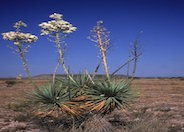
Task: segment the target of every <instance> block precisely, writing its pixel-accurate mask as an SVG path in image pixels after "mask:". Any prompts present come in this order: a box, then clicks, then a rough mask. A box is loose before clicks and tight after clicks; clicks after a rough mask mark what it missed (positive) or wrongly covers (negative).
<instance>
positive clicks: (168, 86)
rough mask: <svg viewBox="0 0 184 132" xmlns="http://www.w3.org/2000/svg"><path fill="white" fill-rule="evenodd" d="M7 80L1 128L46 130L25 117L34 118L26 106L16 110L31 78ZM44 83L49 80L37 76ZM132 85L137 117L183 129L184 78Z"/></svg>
mask: <svg viewBox="0 0 184 132" xmlns="http://www.w3.org/2000/svg"><path fill="white" fill-rule="evenodd" d="M5 81H6V80H0V132H1V131H2V132H8V131H11V132H14V131H26V132H40V131H47V130H46V129H44V128H43V127H42V126H41V125H40V124H38V123H36V122H34V121H32V120H29V119H24V118H29V117H30V118H31V115H26V116H25V114H27V113H26V112H24V110H22V111H21V110H17V109H18V108H16V106H15V105H12V104H14V103H17V101H21V100H22V98H23V97H24V96H25V95H26V93H27V92H29V91H31V90H32V89H33V86H32V85H31V84H30V83H29V81H28V80H23V81H22V82H19V83H16V84H15V85H13V86H11V87H7V84H6V83H5ZM35 82H36V83H37V84H38V85H44V84H46V83H47V82H48V80H35ZM133 89H134V90H135V91H136V92H137V93H139V98H138V99H136V101H135V102H134V103H133V104H132V107H131V109H132V110H131V111H132V113H133V114H134V115H136V116H135V120H137V121H139V118H141V116H139V115H144V114H145V113H150V114H151V115H155V116H156V117H159V119H161V120H162V121H163V122H165V123H166V124H168V128H169V129H168V131H173V132H175V131H176V132H177V131H179V132H180V131H181V132H184V79H136V80H134V82H133Z"/></svg>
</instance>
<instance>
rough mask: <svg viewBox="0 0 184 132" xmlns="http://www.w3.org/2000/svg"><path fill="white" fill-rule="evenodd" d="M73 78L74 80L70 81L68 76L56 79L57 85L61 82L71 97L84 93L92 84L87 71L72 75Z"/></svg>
mask: <svg viewBox="0 0 184 132" xmlns="http://www.w3.org/2000/svg"><path fill="white" fill-rule="evenodd" d="M73 80H74V81H70V80H69V78H68V79H61V80H57V82H56V85H57V86H59V85H61V84H62V86H63V88H65V91H69V90H70V94H71V97H72V98H75V97H78V96H81V95H85V94H86V90H87V89H88V88H89V87H92V86H93V84H92V81H91V80H90V78H89V76H88V74H87V73H83V74H78V75H76V76H74V77H73Z"/></svg>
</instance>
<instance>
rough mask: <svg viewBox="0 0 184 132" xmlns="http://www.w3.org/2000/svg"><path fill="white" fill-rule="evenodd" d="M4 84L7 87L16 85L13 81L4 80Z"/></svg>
mask: <svg viewBox="0 0 184 132" xmlns="http://www.w3.org/2000/svg"><path fill="white" fill-rule="evenodd" d="M5 83H6V84H7V87H12V86H13V85H15V84H16V81H15V80H6V81H5Z"/></svg>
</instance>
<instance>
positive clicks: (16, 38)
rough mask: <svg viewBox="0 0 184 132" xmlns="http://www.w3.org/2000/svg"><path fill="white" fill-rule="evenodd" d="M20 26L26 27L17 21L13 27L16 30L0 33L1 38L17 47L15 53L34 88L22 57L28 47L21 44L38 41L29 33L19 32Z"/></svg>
mask: <svg viewBox="0 0 184 132" xmlns="http://www.w3.org/2000/svg"><path fill="white" fill-rule="evenodd" d="M21 26H23V27H26V26H27V25H26V24H25V23H24V22H22V21H18V22H16V23H15V25H14V26H13V27H14V28H15V29H16V32H14V31H10V32H6V33H2V36H3V39H4V40H9V41H13V42H14V45H15V46H16V47H17V50H16V51H17V52H18V53H19V55H20V57H21V59H22V61H23V65H24V67H25V69H26V72H27V74H28V77H29V79H30V81H31V82H32V83H33V85H34V86H36V85H35V83H34V82H33V81H32V79H31V74H30V72H29V69H28V65H27V62H26V59H25V56H24V53H25V52H26V51H27V48H28V47H29V46H28V47H25V46H23V44H30V43H33V42H35V41H36V40H37V39H38V37H37V36H36V35H32V34H30V33H22V32H20V27H21ZM23 47H25V48H23Z"/></svg>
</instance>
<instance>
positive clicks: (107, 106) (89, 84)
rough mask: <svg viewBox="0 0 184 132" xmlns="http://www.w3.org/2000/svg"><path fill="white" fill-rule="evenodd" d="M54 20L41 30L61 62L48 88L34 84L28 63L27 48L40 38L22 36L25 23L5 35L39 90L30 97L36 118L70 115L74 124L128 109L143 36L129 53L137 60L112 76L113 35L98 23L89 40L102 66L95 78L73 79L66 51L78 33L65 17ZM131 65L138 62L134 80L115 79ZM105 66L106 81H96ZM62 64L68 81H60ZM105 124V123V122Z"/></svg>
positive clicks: (85, 76) (131, 59)
mask: <svg viewBox="0 0 184 132" xmlns="http://www.w3.org/2000/svg"><path fill="white" fill-rule="evenodd" d="M50 18H51V19H52V20H50V21H48V22H43V23H41V24H39V26H40V27H41V35H46V36H48V39H49V40H50V41H51V42H54V43H55V44H56V47H57V50H58V55H59V60H58V63H57V65H56V68H55V70H54V73H53V80H52V83H50V84H48V85H45V86H44V87H39V86H37V85H36V84H35V83H34V82H33V81H32V80H31V74H30V72H29V69H28V65H27V63H26V59H25V51H26V50H27V47H24V44H25V43H28V44H30V43H32V42H35V41H36V40H37V39H38V38H37V37H36V36H35V35H31V34H29V33H21V32H20V27H21V26H23V27H25V26H26V24H25V23H23V22H22V21H19V22H17V23H16V24H15V25H14V27H15V28H16V32H12V31H11V32H7V33H3V34H2V35H3V38H4V39H5V40H10V41H13V42H14V45H15V46H16V47H17V48H18V50H17V52H18V53H19V54H20V56H21V59H22V61H23V64H24V66H25V69H26V71H27V74H28V77H29V79H30V80H31V82H32V83H33V85H34V86H35V89H34V90H33V91H32V93H30V94H29V96H28V97H29V98H28V99H29V102H30V104H34V110H35V111H34V112H35V114H36V115H37V116H39V117H42V118H45V117H53V118H57V119H58V118H61V117H62V116H63V115H66V117H68V118H71V119H73V120H76V119H77V120H80V119H84V117H88V116H91V115H95V114H100V115H102V116H103V115H106V114H108V113H111V112H112V111H114V110H115V109H125V108H126V107H127V106H128V105H129V102H130V101H131V100H132V97H133V96H134V94H133V92H132V89H131V82H132V80H133V78H134V76H135V70H136V64H137V59H138V57H139V56H140V55H141V54H142V53H141V52H139V49H138V46H139V43H138V39H139V36H138V37H137V38H136V40H135V41H134V43H133V47H132V48H131V49H130V52H129V53H130V54H132V55H133V57H132V58H131V56H130V54H129V58H128V61H127V62H125V63H124V64H123V65H121V66H120V67H119V68H117V69H116V70H115V71H114V72H112V73H109V70H108V63H107V53H108V49H109V48H110V47H111V43H110V32H109V31H107V29H106V28H105V27H104V26H103V22H102V21H98V22H97V26H95V27H94V28H93V29H92V30H91V31H90V35H89V39H90V40H92V41H93V42H95V43H96V44H97V45H96V46H97V47H98V48H99V51H100V54H101V57H100V58H101V59H100V61H99V64H98V65H97V67H96V68H95V71H94V73H93V75H92V76H91V75H90V74H89V73H88V72H85V73H83V74H79V75H77V76H73V75H72V74H71V73H70V69H69V68H67V67H66V64H65V61H64V53H65V49H66V43H65V41H64V40H65V39H66V37H67V36H68V35H69V34H70V33H73V32H74V31H76V29H77V28H76V27H74V26H73V25H72V24H70V23H69V22H67V21H65V20H63V16H62V15H61V14H57V13H54V14H52V15H50ZM131 61H134V67H133V72H132V75H131V77H130V79H129V76H128V78H126V79H120V80H117V79H114V78H113V76H114V75H115V74H116V73H117V72H118V71H120V70H121V69H122V68H123V67H124V66H126V65H128V69H127V75H129V65H130V62H131ZM102 63H103V64H104V69H105V74H106V78H102V80H98V79H96V78H95V77H96V76H95V75H96V73H97V72H98V69H99V67H100V66H101V64H102ZM60 64H61V65H62V67H63V69H64V71H65V73H66V75H67V77H66V78H65V79H57V78H56V73H57V70H58V68H59V66H60ZM65 119H66V118H65ZM102 122H104V121H103V120H102ZM106 124H108V123H106ZM106 126H107V125H106ZM103 129H104V130H103ZM105 129H106V128H102V131H105Z"/></svg>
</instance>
